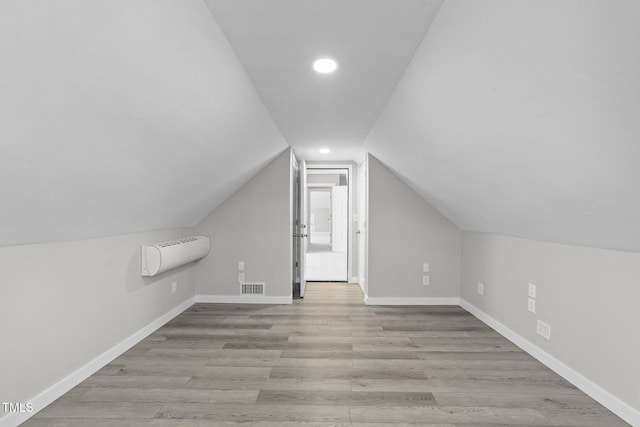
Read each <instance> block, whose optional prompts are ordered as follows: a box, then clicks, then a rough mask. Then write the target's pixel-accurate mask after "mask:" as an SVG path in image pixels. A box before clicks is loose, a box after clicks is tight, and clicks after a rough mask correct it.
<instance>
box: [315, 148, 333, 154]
mask: <svg viewBox="0 0 640 427" xmlns="http://www.w3.org/2000/svg"><path fill="white" fill-rule="evenodd" d="M318 151H320V153H321V154H329V153H330V152H331V150H329V149H328V148H321V149H320V150H318Z"/></svg>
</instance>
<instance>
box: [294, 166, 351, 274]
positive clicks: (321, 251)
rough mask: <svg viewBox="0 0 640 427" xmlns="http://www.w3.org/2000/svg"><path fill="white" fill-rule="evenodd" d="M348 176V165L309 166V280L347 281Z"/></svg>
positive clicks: (307, 266) (307, 192)
mask: <svg viewBox="0 0 640 427" xmlns="http://www.w3.org/2000/svg"><path fill="white" fill-rule="evenodd" d="M349 178H350V177H349V169H346V168H345V169H340V168H331V169H327V168H313V167H309V168H308V169H307V188H306V195H307V197H306V200H307V203H308V209H306V212H307V215H308V218H306V223H307V224H309V232H308V235H309V241H308V245H307V251H306V262H305V266H306V267H305V277H306V280H307V281H312V282H348V277H349V273H348V267H349V261H348V259H349V253H348V244H347V242H348V236H349V180H350V179H349ZM303 191H305V190H303Z"/></svg>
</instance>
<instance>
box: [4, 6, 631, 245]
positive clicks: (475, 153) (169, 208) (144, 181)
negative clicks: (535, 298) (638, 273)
mask: <svg viewBox="0 0 640 427" xmlns="http://www.w3.org/2000/svg"><path fill="white" fill-rule="evenodd" d="M638 40H640V3H638V2H637V1H636V0H611V1H607V2H604V1H601V0H564V1H562V2H558V1H556V0H519V1H517V2H516V1H512V0H445V1H443V0H321V1H320V0H269V1H265V0H135V1H130V0H110V1H102V2H86V1H85V0H57V1H56V2H42V1H38V0H20V1H9V2H3V3H2V4H1V5H0V93H1V94H2V96H0V182H2V183H3V184H2V186H0V200H1V201H2V202H1V204H0V231H1V232H0V246H6V245H13V244H22V243H32V242H42V241H50V240H75V239H82V238H90V237H99V236H105V235H114V234H124V233H129V232H139V231H145V230H153V229H166V228H175V227H189V226H193V225H195V224H197V223H198V222H199V221H200V220H201V219H202V218H204V217H205V216H206V215H207V214H208V213H209V212H210V211H211V210H212V209H214V208H215V207H216V206H218V205H219V204H220V203H221V202H222V201H224V200H225V198H226V197H228V196H229V195H230V194H232V193H233V192H234V191H235V190H236V189H238V188H239V187H240V186H242V185H243V184H244V183H245V182H246V181H247V180H248V179H249V178H250V177H251V176H253V174H255V173H256V172H257V171H258V170H259V169H260V168H261V167H263V166H264V165H266V164H267V163H268V162H269V161H270V160H271V159H273V158H275V157H276V156H277V155H278V154H279V153H281V152H282V151H283V150H285V149H286V148H288V147H289V146H290V147H292V148H293V150H294V152H295V153H296V155H297V156H298V157H300V158H305V159H308V160H348V159H361V158H363V155H364V153H365V152H367V151H368V152H371V153H372V154H374V155H375V156H376V157H377V158H378V159H380V160H381V161H382V162H383V163H385V164H386V165H387V166H389V167H390V168H391V169H392V170H393V171H394V172H395V173H396V174H397V175H398V176H400V177H401V178H402V179H403V180H404V181H405V182H407V183H408V184H409V185H410V186H411V187H412V188H414V189H415V190H416V191H417V192H418V193H419V194H420V195H422V196H423V197H424V198H425V199H426V200H427V201H429V202H430V203H431V204H433V205H434V206H435V207H436V208H437V209H438V210H440V211H441V212H442V213H443V214H445V215H446V216H447V217H448V218H450V219H451V220H452V221H453V222H455V223H456V224H457V225H458V226H459V227H460V228H462V229H465V230H474V231H481V232H492V233H499V234H507V235H512V236H519V237H524V238H530V239H538V240H547V241H555V242H563V243H570V244H578V245H586V246H593V247H601V248H611V249H619V250H630V251H640V222H638V221H637V218H638V217H640V198H638V194H640V166H639V165H640V163H639V161H638V159H640V143H639V142H638V141H639V137H640V80H639V79H638V77H637V76H639V75H640V55H639V54H638V52H640V50H639V49H638V46H637V44H638ZM320 56H330V57H333V58H335V59H336V60H337V61H338V64H339V68H338V70H337V72H336V73H334V74H332V75H318V74H316V73H315V72H314V71H313V70H312V68H311V64H312V62H313V60H314V59H315V58H317V57H320ZM321 147H328V148H330V149H331V153H330V154H329V155H323V154H320V153H319V152H318V149H319V148H321Z"/></svg>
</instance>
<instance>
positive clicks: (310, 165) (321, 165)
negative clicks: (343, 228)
mask: <svg viewBox="0 0 640 427" xmlns="http://www.w3.org/2000/svg"><path fill="white" fill-rule="evenodd" d="M353 166H354V165H353V163H351V162H349V163H329V162H327V163H325V162H316V161H311V162H306V168H307V169H343V170H344V169H346V170H347V186H348V192H349V195H348V197H349V201H348V203H347V205H348V210H347V283H352V282H353V279H354V277H353V276H352V273H353V262H354V260H353V259H352V258H353V254H354V251H353V231H354V225H353V206H352V205H353V185H354V183H355V181H354V176H353ZM306 190H307V189H306V188H305V189H304V191H306Z"/></svg>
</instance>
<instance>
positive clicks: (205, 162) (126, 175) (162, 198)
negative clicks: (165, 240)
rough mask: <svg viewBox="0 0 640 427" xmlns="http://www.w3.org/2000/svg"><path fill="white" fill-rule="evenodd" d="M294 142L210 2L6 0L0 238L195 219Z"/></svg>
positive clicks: (29, 238)
mask: <svg viewBox="0 0 640 427" xmlns="http://www.w3.org/2000/svg"><path fill="white" fill-rule="evenodd" d="M287 147H288V145H287V143H286V142H285V140H284V139H283V138H282V135H281V134H280V132H279V130H278V128H277V126H276V125H275V124H274V123H273V120H272V119H271V116H270V115H269V113H268V111H267V110H266V109H265V107H264V104H263V103H262V101H261V100H260V97H259V96H258V95H257V94H256V92H255V90H254V89H253V86H252V84H251V81H250V80H249V79H248V78H247V76H246V74H245V73H244V71H243V69H242V66H241V65H240V63H239V62H238V60H237V57H236V56H235V54H234V52H233V50H232V48H231V47H230V46H229V43H228V42H227V40H226V38H225V36H224V35H223V33H222V32H221V31H220V28H219V27H218V26H217V25H216V24H215V21H214V20H213V19H212V17H211V15H210V13H209V11H208V9H207V8H206V6H205V5H204V3H203V2H202V1H201V0H179V1H177V0H135V1H130V0H109V1H92V2H87V1H85V0H56V1H55V2H42V1H37V0H20V1H8V2H2V3H1V4H0V183H1V184H0V246H7V245H15V244H22V243H34V242H43V241H56V240H78V239H84V238H91V237H99V236H107V235H116V234H125V233H132V232H140V231H147V230H157V229H168V228H177V227H189V226H193V225H195V224H197V223H198V222H199V221H200V220H201V219H202V218H203V217H204V216H205V215H207V214H208V213H209V212H210V211H211V210H212V209H213V208H215V207H216V206H217V205H218V204H219V203H221V202H222V201H223V200H225V198H226V197H228V196H229V195H230V194H232V193H233V192H234V191H235V190H236V189H238V188H239V187H240V186H241V185H243V184H244V183H245V182H246V181H247V180H248V179H249V178H250V177H251V176H253V175H254V174H255V173H256V172H257V171H259V170H260V169H261V168H262V167H263V166H265V165H266V164H267V163H268V162H269V161H270V160H271V159H273V158H275V156H277V155H278V154H279V153H281V152H282V151H283V150H285V149H286V148H287Z"/></svg>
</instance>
